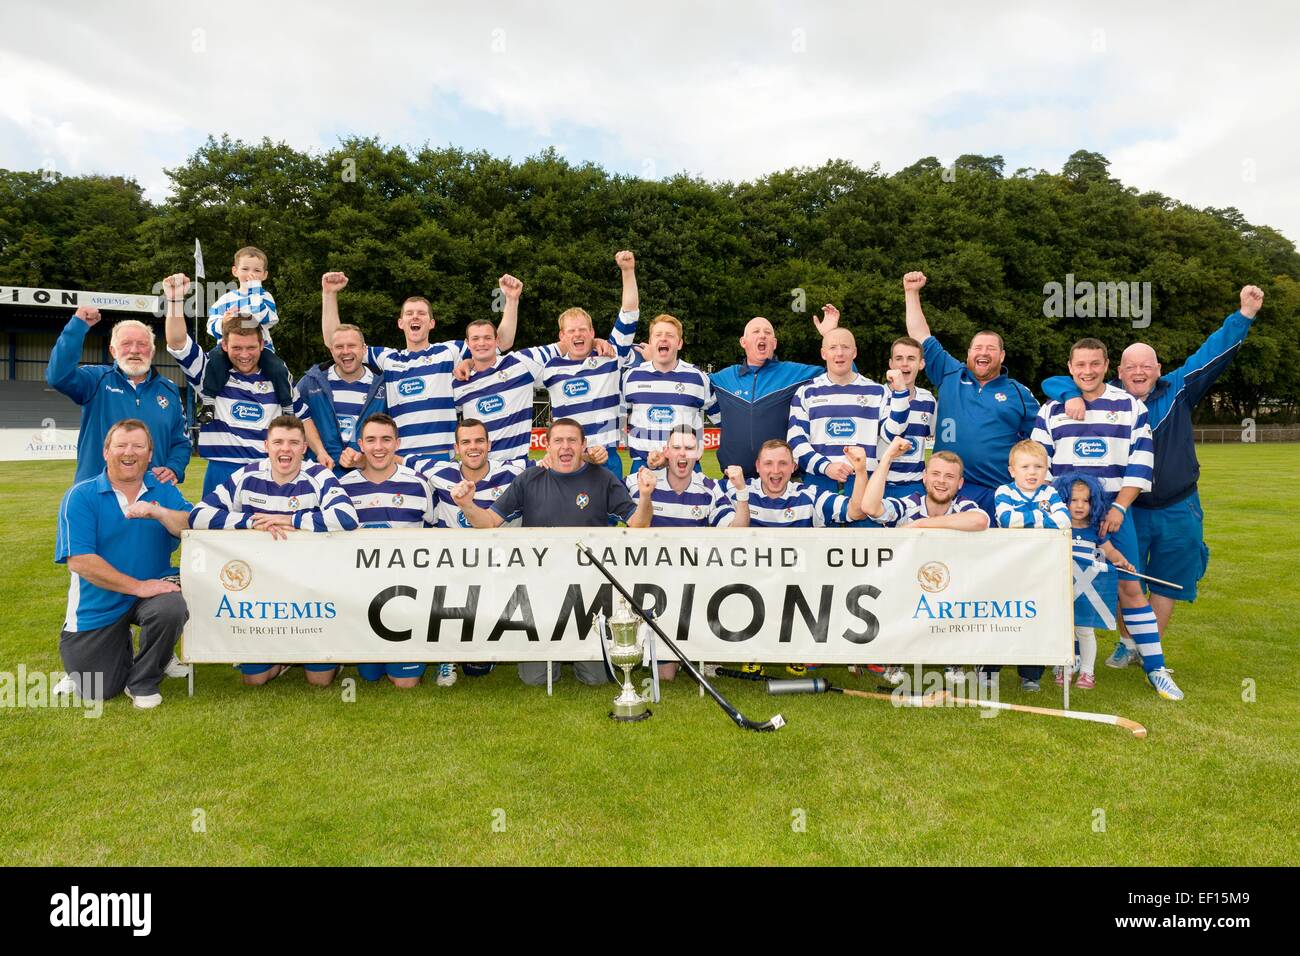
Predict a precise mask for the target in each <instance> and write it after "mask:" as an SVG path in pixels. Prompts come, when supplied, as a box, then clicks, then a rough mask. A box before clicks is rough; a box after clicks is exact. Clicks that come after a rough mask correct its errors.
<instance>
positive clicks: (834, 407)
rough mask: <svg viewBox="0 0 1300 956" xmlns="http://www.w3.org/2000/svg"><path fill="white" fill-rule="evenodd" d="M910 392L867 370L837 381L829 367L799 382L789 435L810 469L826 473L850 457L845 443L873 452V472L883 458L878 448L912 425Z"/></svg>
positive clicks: (805, 468) (801, 464) (799, 458)
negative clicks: (876, 379) (893, 389)
mask: <svg viewBox="0 0 1300 956" xmlns="http://www.w3.org/2000/svg"><path fill="white" fill-rule="evenodd" d="M910 401H911V400H910V397H909V394H908V393H907V392H905V391H904V392H897V393H893V392H891V391H889V390H888V389H886V388H885V386H883V385H880V384H878V383H876V382H873V381H872V380H871V379H869V378H867V377H866V376H865V375H858V376H856V377H855V378H854V379H853V381H851V382H848V383H847V384H844V385H837V384H835V383H834V382H832V381H831V377H830V375H829V374H825V373H823V374H822V375H818V376H817V377H816V378H815V379H813V380H812V381H811V382H809V383H808V384H806V385H802V386H800V387H799V390H798V391H797V392H795V393H794V398H793V399H791V401H790V421H789V427H788V431H787V433H786V441H788V442H789V443H790V450H791V451H793V452H794V460H795V464H797V465H798V466H799V469H800V470H801V471H802V472H803V473H804V474H805V475H824V474H825V473H826V467H827V466H828V465H830V464H831V463H832V462H835V461H843V460H844V449H845V448H846V447H848V446H849V445H859V446H861V447H862V449H863V451H865V452H866V453H867V473H868V474H870V473H871V472H874V471H875V470H876V466H877V464H878V463H879V458H878V457H877V454H878V453H877V448H878V447H879V445H880V443H881V442H882V441H883V442H884V443H885V444H886V445H888V444H889V442H891V441H893V439H894V436H895V435H898V434H901V433H902V431H903V429H905V428H906V427H907V414H908V409H909V405H910Z"/></svg>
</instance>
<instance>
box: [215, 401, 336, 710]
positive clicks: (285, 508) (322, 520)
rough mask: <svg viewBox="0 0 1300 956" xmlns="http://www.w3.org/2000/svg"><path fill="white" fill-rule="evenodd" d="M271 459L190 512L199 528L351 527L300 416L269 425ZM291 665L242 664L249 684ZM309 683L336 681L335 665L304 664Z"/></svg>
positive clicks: (275, 533) (277, 533)
mask: <svg viewBox="0 0 1300 956" xmlns="http://www.w3.org/2000/svg"><path fill="white" fill-rule="evenodd" d="M265 451H266V457H265V458H263V459H262V460H261V461H255V462H253V463H251V464H248V465H245V466H244V467H242V468H240V469H239V470H238V471H236V472H235V473H234V474H233V475H231V476H230V477H229V478H227V479H226V480H225V481H224V482H223V483H222V484H221V485H220V486H219V487H218V488H216V489H215V490H214V491H212V493H211V494H208V495H204V497H203V500H202V501H201V502H199V504H197V505H196V506H195V508H194V510H193V511H191V512H190V527H191V528H195V529H197V530H221V529H227V530H229V529H235V528H245V529H247V528H251V529H253V530H255V531H266V532H269V533H270V535H271V537H272V538H275V539H278V540H284V539H285V538H287V537H288V536H289V533H290V532H292V531H300V530H301V531H351V530H353V529H354V528H356V527H357V512H356V509H355V508H353V506H352V500H351V499H350V498H349V497H348V493H347V492H346V491H344V490H343V486H342V485H340V484H339V480H338V479H337V478H335V477H334V473H333V472H331V471H330V470H329V469H328V468H325V467H324V466H322V465H317V464H311V463H304V462H303V455H305V454H306V452H307V431H306V429H305V428H304V427H303V424H302V421H301V419H298V418H295V417H294V416H293V415H281V416H279V417H278V418H276V419H274V420H273V421H272V422H271V423H270V425H268V426H267V429H266V442H265ZM288 667H289V665H288V664H241V665H240V666H239V669H240V671H241V673H243V675H244V683H245V684H249V685H258V684H265V683H266V682H267V681H270V680H273V679H275V678H276V677H279V676H280V674H282V673H283V672H284V671H286V670H287V669H288ZM303 669H304V670H305V671H306V672H307V681H308V683H311V684H315V685H317V686H320V687H324V686H326V685H328V684H329V683H330V681H332V680H333V679H334V674H335V672H336V671H337V670H338V666H337V665H335V664H304V665H303Z"/></svg>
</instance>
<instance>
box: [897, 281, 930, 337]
mask: <svg viewBox="0 0 1300 956" xmlns="http://www.w3.org/2000/svg"><path fill="white" fill-rule="evenodd" d="M925 281H926V280H925V273H924V272H909V273H908V274H907V275H905V276H903V302H904V304H905V305H906V307H907V334H908V335H910V336H911V337H912V338H914V339H916V340H917V341H918V342H924V341H925V340H926V339H928V338H929V337H930V323H928V322H926V321H925V313H924V312H923V311H921V289H922V288H924V287H925Z"/></svg>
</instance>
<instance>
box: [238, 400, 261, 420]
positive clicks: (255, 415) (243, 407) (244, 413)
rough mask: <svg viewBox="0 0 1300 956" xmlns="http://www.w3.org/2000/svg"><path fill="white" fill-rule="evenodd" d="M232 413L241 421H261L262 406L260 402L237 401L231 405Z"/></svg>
mask: <svg viewBox="0 0 1300 956" xmlns="http://www.w3.org/2000/svg"><path fill="white" fill-rule="evenodd" d="M230 415H231V417H232V418H234V419H235V420H237V421H241V422H260V421H261V420H262V406H261V404H260V403H258V402H235V404H233V405H231V406H230Z"/></svg>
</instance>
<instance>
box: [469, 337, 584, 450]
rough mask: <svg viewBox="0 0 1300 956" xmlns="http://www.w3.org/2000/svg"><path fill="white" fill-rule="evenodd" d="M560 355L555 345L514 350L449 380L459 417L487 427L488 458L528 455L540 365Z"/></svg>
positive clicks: (540, 372)
mask: <svg viewBox="0 0 1300 956" xmlns="http://www.w3.org/2000/svg"><path fill="white" fill-rule="evenodd" d="M559 354H560V348H559V346H558V345H539V346H536V347H534V348H531V349H515V351H513V352H507V353H506V354H505V355H501V356H498V357H497V360H496V362H494V363H493V365H492V367H491V368H487V369H483V370H482V371H481V372H478V371H472V372H471V373H470V376H469V379H468V380H466V381H464V382H462V381H460V380H459V379H455V378H453V379H452V383H451V394H452V397H453V398H454V399H455V400H456V409H457V411H459V412H460V415H461V417H462V418H477V419H478V420H479V421H481V422H482V423H483V424H484V425H486V426H487V430H488V443H489V451H488V458H490V459H491V460H492V461H520V460H521V459H524V458H527V457H528V446H529V439H530V438H531V436H532V433H533V391H534V390H535V389H536V388H537V386H538V385H539V384H540V383H541V381H542V368H543V366H545V364H546V363H547V362H548V361H550V360H551V359H553V358H555V356H557V355H559Z"/></svg>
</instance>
